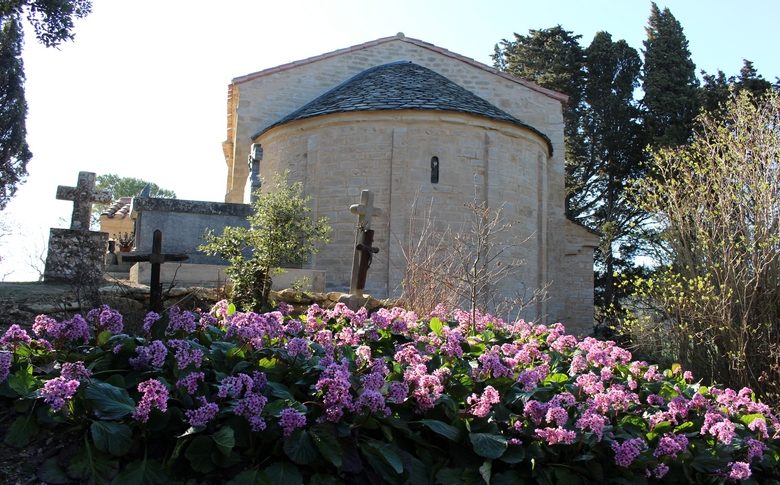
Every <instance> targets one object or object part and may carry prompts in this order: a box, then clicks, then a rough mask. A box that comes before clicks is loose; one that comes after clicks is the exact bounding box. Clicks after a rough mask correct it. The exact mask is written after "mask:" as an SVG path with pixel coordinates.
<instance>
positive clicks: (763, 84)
mask: <svg viewBox="0 0 780 485" xmlns="http://www.w3.org/2000/svg"><path fill="white" fill-rule="evenodd" d="M701 74H702V79H703V80H704V83H703V84H702V87H701V89H699V100H700V103H701V106H702V109H703V110H704V111H706V112H708V113H710V114H716V115H722V114H723V113H724V111H723V110H724V108H723V107H724V106H725V105H726V104H727V103H728V101H730V100H731V98H732V97H733V96H735V95H737V94H738V93H740V92H742V91H747V92H749V93H750V94H751V95H752V98H751V99H755V100H759V99H761V97H762V96H763V95H764V94H766V93H767V91H769V90H770V89H773V88H774V89H777V87H774V86H772V84H771V83H770V82H769V81H767V80H766V79H764V78H763V76H761V74H759V73H758V71H757V70H756V68H755V66H754V65H753V62H751V61H749V60H747V59H743V60H742V69H740V71H739V76H730V77H728V78H727V77H726V75H725V74H724V73H723V71H721V70H718V73H717V74H707V73H706V72H705V71H702V73H701Z"/></svg>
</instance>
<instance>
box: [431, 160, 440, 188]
mask: <svg viewBox="0 0 780 485" xmlns="http://www.w3.org/2000/svg"><path fill="white" fill-rule="evenodd" d="M431 183H432V184H438V183H439V157H431Z"/></svg>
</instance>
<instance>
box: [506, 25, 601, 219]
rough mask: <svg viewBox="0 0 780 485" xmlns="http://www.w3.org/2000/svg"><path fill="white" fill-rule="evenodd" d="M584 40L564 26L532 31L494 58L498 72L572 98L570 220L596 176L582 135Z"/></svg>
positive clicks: (567, 116)
mask: <svg viewBox="0 0 780 485" xmlns="http://www.w3.org/2000/svg"><path fill="white" fill-rule="evenodd" d="M580 37H581V36H579V35H573V34H572V32H571V31H568V30H566V29H564V28H563V27H561V26H560V25H557V26H555V27H552V28H549V29H541V30H529V31H528V35H520V34H515V39H514V40H513V41H509V40H506V39H504V40H502V41H501V42H500V44H499V45H496V47H495V52H494V54H493V56H492V57H493V61H494V66H495V67H496V68H497V69H501V70H504V71H506V72H508V73H510V74H513V75H515V76H518V77H521V78H524V79H528V80H529V81H533V82H535V83H537V84H539V85H540V86H542V87H545V88H549V89H553V90H555V91H558V92H561V93H564V94H566V95H567V96H568V97H569V101H568V102H567V103H566V105H565V106H564V108H563V121H564V143H565V150H566V153H565V160H566V187H567V194H566V210H567V213H568V214H569V216H570V217H576V216H577V215H578V214H579V212H580V208H579V207H578V206H577V205H576V200H577V194H579V193H581V192H584V191H587V188H586V187H584V184H586V183H587V181H588V180H589V179H590V178H591V176H592V173H591V171H590V169H589V167H587V165H586V164H585V163H586V160H585V142H584V139H583V136H582V131H581V127H582V119H583V109H584V106H583V95H584V94H583V93H584V87H585V70H584V62H585V53H584V52H583V50H582V47H580V44H579V42H578V40H579V39H580Z"/></svg>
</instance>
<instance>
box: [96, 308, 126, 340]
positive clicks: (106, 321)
mask: <svg viewBox="0 0 780 485" xmlns="http://www.w3.org/2000/svg"><path fill="white" fill-rule="evenodd" d="M87 320H89V321H90V322H92V324H93V325H95V329H96V330H97V331H98V332H102V331H103V330H107V331H109V332H111V333H114V334H116V333H121V332H122V328H123V325H122V320H123V319H122V314H121V313H119V312H118V311H116V310H114V309H112V308H111V307H109V306H108V305H101V306H100V308H93V309H92V310H90V311H89V312H87Z"/></svg>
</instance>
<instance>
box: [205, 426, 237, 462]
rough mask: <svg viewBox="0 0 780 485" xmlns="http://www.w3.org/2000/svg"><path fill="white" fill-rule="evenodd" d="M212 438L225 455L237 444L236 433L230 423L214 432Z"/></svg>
mask: <svg viewBox="0 0 780 485" xmlns="http://www.w3.org/2000/svg"><path fill="white" fill-rule="evenodd" d="M211 439H212V440H214V443H215V444H216V445H217V449H218V450H219V451H220V453H222V454H223V455H225V456H228V455H230V452H231V451H232V450H233V447H234V446H236V433H235V432H234V431H233V428H231V427H230V426H228V425H224V426H222V427H221V428H219V429H218V430H217V431H216V432H215V433H214V434H212V435H211Z"/></svg>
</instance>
